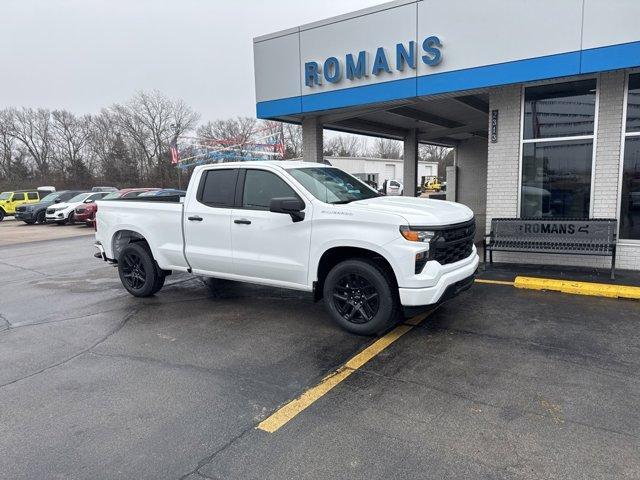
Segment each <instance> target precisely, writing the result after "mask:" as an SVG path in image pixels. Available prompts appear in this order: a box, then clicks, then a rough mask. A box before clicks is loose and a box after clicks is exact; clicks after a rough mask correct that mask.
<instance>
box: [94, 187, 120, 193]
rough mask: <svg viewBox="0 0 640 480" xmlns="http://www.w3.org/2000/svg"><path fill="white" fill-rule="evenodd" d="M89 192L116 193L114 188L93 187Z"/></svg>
mask: <svg viewBox="0 0 640 480" xmlns="http://www.w3.org/2000/svg"><path fill="white" fill-rule="evenodd" d="M91 191H92V192H117V191H118V189H117V188H116V187H93V188H92V189H91Z"/></svg>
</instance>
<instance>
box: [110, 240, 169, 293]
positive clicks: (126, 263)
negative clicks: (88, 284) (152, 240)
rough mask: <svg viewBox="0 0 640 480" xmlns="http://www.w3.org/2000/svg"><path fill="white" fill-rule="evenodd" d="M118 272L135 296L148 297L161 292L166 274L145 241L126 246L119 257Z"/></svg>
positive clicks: (121, 279)
mask: <svg viewBox="0 0 640 480" xmlns="http://www.w3.org/2000/svg"><path fill="white" fill-rule="evenodd" d="M118 274H119V275H120V281H121V282H122V285H123V286H124V288H126V289H127V291H128V292H129V293H130V294H131V295H133V296H134V297H148V296H150V295H153V294H155V293H157V292H159V291H160V289H161V288H162V286H163V285H164V280H165V276H166V272H164V271H163V270H160V268H159V267H158V265H157V264H156V261H155V260H154V259H153V255H152V254H151V249H150V248H149V245H147V244H146V243H145V242H134V243H130V244H128V245H127V246H126V247H124V249H123V250H122V252H121V253H120V255H119V257H118Z"/></svg>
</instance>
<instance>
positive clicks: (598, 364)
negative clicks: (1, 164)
mask: <svg viewBox="0 0 640 480" xmlns="http://www.w3.org/2000/svg"><path fill="white" fill-rule="evenodd" d="M3 228H8V227H6V226H5V225H2V224H0V238H4V237H3V235H4V233H3V232H4V230H3ZM43 228H50V229H53V230H52V231H55V230H58V229H64V228H69V229H71V230H73V229H74V228H76V227H54V226H52V227H43ZM71 230H70V231H71ZM78 231H80V230H78ZM43 235H45V236H46V232H45V234H43ZM37 240H38V241H36V242H33V243H14V244H12V245H3V246H0V275H1V277H2V279H3V284H4V288H3V289H2V292H3V293H2V298H0V330H1V331H0V365H1V367H0V405H2V408H1V409H0V452H2V454H1V455H0V478H6V479H35V478H38V479H40V478H42V479H44V478H47V479H51V478H52V479H63V478H64V479H96V478H100V479H112V478H113V479H132V478H136V479H181V478H189V479H190V480H192V479H200V480H201V479H202V478H216V479H252V478H255V479H267V478H268V479H289V478H290V479H299V478H305V479H315V478H323V479H325V478H350V479H351V478H354V479H356V478H362V479H365V478H366V479H372V478H381V479H382V478H385V479H386V478H421V479H425V478H430V479H431V478H432V479H461V478H470V479H478V478H484V479H533V478H536V479H537V478H540V479H543V478H544V479H548V478H562V479H583V478H589V479H613V478H624V479H637V478H640V409H639V408H638V405H639V400H638V399H639V398H640V368H639V367H640V303H639V302H633V301H621V300H611V299H600V298H592V297H577V296H569V295H564V294H559V293H551V292H534V291H524V290H516V289H513V288H512V287H507V286H500V285H485V284H476V285H475V286H474V287H473V288H472V289H471V290H469V291H468V292H465V293H463V294H462V295H461V296H459V297H458V298H457V299H455V300H454V301H452V302H449V303H447V304H445V305H443V306H442V307H440V308H439V309H438V310H437V311H435V312H434V313H432V314H431V316H429V317H428V318H427V319H426V320H425V321H424V322H423V323H422V324H420V325H419V326H418V327H416V328H414V329H413V330H411V331H410V332H409V333H407V334H406V335H404V336H403V337H402V338H400V339H399V340H398V341H396V342H395V343H393V344H392V345H390V346H389V347H388V348H387V349H385V350H383V351H382V352H381V353H380V354H379V355H378V356H376V357H375V358H373V359H372V360H371V361H370V362H369V363H367V364H366V365H364V366H363V367H362V368H360V369H359V370H357V371H356V372H355V373H353V374H352V375H351V376H350V377H348V378H347V379H346V380H345V381H344V382H342V383H341V384H339V385H338V386H337V387H335V388H334V389H333V390H331V391H330V392H328V393H327V394H326V395H325V396H323V397H322V398H320V399H319V400H318V401H316V402H315V403H314V404H313V405H311V406H310V407H309V408H308V409H306V410H304V411H303V412H301V413H300V414H299V415H298V416H296V417H295V418H293V419H292V420H291V421H290V422H289V423H287V424H286V425H285V426H284V427H282V428H281V429H280V430H278V431H276V432H275V433H267V432H264V431H261V430H257V429H256V426H257V425H258V423H259V422H260V421H261V420H263V419H264V418H266V417H268V416H269V415H270V414H271V413H272V412H273V411H275V410H276V409H277V408H278V407H279V406H280V405H282V404H284V403H286V402H288V401H289V400H291V399H293V398H295V397H296V396H298V395H299V394H300V393H302V392H303V391H305V390H306V389H307V388H309V387H311V386H313V385H315V384H316V383H317V382H318V381H320V379H322V378H323V377H324V376H325V375H326V374H327V373H329V372H331V371H333V370H335V369H336V368H337V367H339V366H340V365H342V364H343V363H344V362H345V361H347V360H348V359H349V358H350V357H352V356H353V355H354V354H356V353H357V352H359V351H360V350H361V349H363V348H364V347H366V346H367V345H369V344H370V343H371V342H372V339H368V338H362V337H356V336H353V335H350V334H348V333H345V332H343V331H341V330H339V329H338V328H337V327H334V325H333V324H332V323H331V322H330V321H329V319H328V317H327V316H326V315H325V313H324V309H323V307H322V305H321V304H314V303H313V302H312V300H311V299H310V298H309V296H307V295H304V294H298V293H296V292H290V291H285V290H277V289H270V288H263V287H255V286H249V285H242V284H236V283H230V282H229V283H219V284H218V285H217V287H216V288H215V289H214V290H210V289H209V288H207V286H205V285H204V284H203V283H202V282H201V281H200V280H199V279H197V278H192V277H189V276H185V275H175V276H171V277H169V279H168V280H169V281H168V282H167V286H165V288H164V289H163V290H162V291H161V292H160V293H159V294H158V295H157V296H155V297H152V298H148V299H136V298H133V297H130V296H129V295H128V294H126V293H125V291H124V290H123V289H122V288H121V286H120V283H119V280H118V277H117V272H116V270H115V269H114V268H113V267H111V266H108V265H105V264H103V263H102V262H100V261H98V260H96V259H94V258H93V257H92V254H93V248H92V241H93V240H92V238H91V236H83V235H74V236H73V237H72V238H64V239H52V240H45V239H43V238H42V237H39V238H38V239H37Z"/></svg>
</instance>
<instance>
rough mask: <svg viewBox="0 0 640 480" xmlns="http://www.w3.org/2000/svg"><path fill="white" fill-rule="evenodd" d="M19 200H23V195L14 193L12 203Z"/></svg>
mask: <svg viewBox="0 0 640 480" xmlns="http://www.w3.org/2000/svg"><path fill="white" fill-rule="evenodd" d="M19 200H24V193H14V194H13V201H14V202H17V201H19Z"/></svg>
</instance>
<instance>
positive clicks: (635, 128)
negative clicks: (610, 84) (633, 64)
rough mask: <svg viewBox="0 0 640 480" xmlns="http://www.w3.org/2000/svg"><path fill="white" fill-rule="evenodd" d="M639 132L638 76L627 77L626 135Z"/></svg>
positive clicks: (639, 90)
mask: <svg viewBox="0 0 640 480" xmlns="http://www.w3.org/2000/svg"><path fill="white" fill-rule="evenodd" d="M630 132H640V74H635V75H629V97H628V100H627V133H630Z"/></svg>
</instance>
